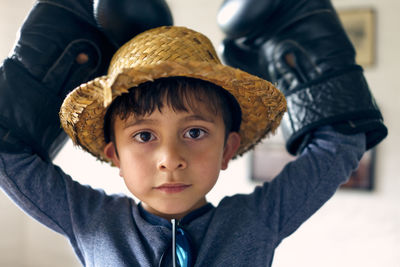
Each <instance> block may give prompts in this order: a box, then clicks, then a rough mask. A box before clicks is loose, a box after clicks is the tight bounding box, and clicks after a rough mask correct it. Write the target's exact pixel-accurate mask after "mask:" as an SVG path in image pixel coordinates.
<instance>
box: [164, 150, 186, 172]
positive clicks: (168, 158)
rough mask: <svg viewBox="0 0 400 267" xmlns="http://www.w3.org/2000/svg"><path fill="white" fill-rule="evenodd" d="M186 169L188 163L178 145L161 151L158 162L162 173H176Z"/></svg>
mask: <svg viewBox="0 0 400 267" xmlns="http://www.w3.org/2000/svg"><path fill="white" fill-rule="evenodd" d="M186 167H187V162H186V160H185V158H184V156H183V153H182V152H181V151H180V150H179V148H178V147H177V145H174V144H169V145H166V146H164V147H163V148H162V149H161V152H160V158H159V161H158V169H159V170H160V171H175V170H181V169H185V168H186Z"/></svg>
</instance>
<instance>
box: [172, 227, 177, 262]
mask: <svg viewBox="0 0 400 267" xmlns="http://www.w3.org/2000/svg"><path fill="white" fill-rule="evenodd" d="M171 223H172V267H176V220H175V219H172V220H171Z"/></svg>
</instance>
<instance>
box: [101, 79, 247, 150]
mask: <svg viewBox="0 0 400 267" xmlns="http://www.w3.org/2000/svg"><path fill="white" fill-rule="evenodd" d="M164 101H166V104H167V105H168V106H169V107H171V108H172V109H173V110H174V111H189V110H195V109H196V104H197V102H202V103H204V104H206V105H207V107H209V108H210V110H211V111H212V112H214V113H215V115H217V114H220V113H221V114H222V118H223V121H224V124H225V139H226V137H227V136H228V134H229V133H230V132H238V131H239V128H240V123H241V118H242V113H241V110H240V107H239V104H238V103H237V101H236V99H235V98H234V97H233V96H232V95H231V94H230V93H229V92H228V91H226V90H225V89H223V88H221V87H220V86H218V85H215V84H213V83H211V82H207V81H204V80H200V79H195V78H188V77H168V78H160V79H157V80H155V81H151V82H146V83H143V84H140V85H139V86H138V87H134V88H131V89H130V90H129V92H128V93H125V94H122V95H121V96H119V97H117V98H116V99H115V100H114V101H113V102H112V104H111V105H110V107H109V108H108V110H107V113H106V115H105V117H104V138H105V141H106V143H108V142H110V141H113V142H114V143H115V134H114V122H115V118H116V116H117V115H118V116H119V117H120V119H121V120H125V119H127V118H128V117H129V116H130V115H131V114H135V115H138V116H143V115H147V114H151V113H152V112H154V110H155V109H158V110H159V111H161V109H162V108H163V105H164Z"/></svg>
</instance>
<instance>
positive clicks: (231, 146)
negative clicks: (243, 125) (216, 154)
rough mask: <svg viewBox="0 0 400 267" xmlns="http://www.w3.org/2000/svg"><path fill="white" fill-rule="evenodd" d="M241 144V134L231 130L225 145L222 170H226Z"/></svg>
mask: <svg viewBox="0 0 400 267" xmlns="http://www.w3.org/2000/svg"><path fill="white" fill-rule="evenodd" d="M239 146H240V135H239V133H237V132H231V133H229V135H228V138H227V139H226V144H225V147H224V154H223V158H222V164H221V170H226V168H228V163H229V161H230V160H231V159H232V158H233V156H234V155H235V154H236V151H237V150H238V149H239Z"/></svg>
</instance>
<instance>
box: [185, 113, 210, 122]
mask: <svg viewBox="0 0 400 267" xmlns="http://www.w3.org/2000/svg"><path fill="white" fill-rule="evenodd" d="M183 120H184V121H197V120H200V121H206V122H210V123H214V122H215V120H214V119H213V118H212V117H211V116H204V115H200V114H194V115H190V116H188V117H185V118H184V119H183Z"/></svg>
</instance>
